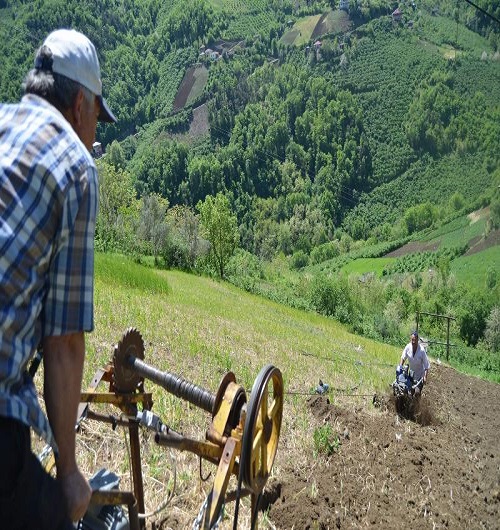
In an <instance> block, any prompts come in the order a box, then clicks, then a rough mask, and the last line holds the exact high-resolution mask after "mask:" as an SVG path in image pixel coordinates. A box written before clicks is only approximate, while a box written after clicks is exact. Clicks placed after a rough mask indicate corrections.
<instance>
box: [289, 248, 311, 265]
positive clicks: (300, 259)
mask: <svg viewBox="0 0 500 530" xmlns="http://www.w3.org/2000/svg"><path fill="white" fill-rule="evenodd" d="M308 264H309V256H308V255H307V254H306V253H305V252H304V251H303V250H298V251H297V252H295V253H294V254H293V256H292V262H291V265H292V268H293V269H296V270H298V269H303V268H304V267H306V266H307V265H308Z"/></svg>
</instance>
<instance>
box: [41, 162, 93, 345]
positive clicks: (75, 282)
mask: <svg viewBox="0 0 500 530" xmlns="http://www.w3.org/2000/svg"><path fill="white" fill-rule="evenodd" d="M97 186H98V184H97V172H96V170H95V168H93V167H87V169H86V171H85V172H84V174H83V175H81V177H80V178H79V179H76V180H75V181H74V182H73V183H72V184H71V185H70V186H69V187H68V190H67V193H66V194H65V198H64V205H63V210H62V217H61V228H60V231H59V237H58V240H57V243H56V246H55V248H54V254H53V258H52V260H51V265H50V271H49V280H48V282H49V285H48V291H47V296H46V299H45V303H44V309H43V318H42V327H43V335H44V336H52V335H64V334H67V333H75V332H79V331H92V330H93V328H94V235H95V221H96V215H97V201H98V189H97Z"/></svg>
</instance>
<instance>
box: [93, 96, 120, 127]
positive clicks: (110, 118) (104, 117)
mask: <svg viewBox="0 0 500 530" xmlns="http://www.w3.org/2000/svg"><path fill="white" fill-rule="evenodd" d="M99 100H100V103H101V112H99V118H98V120H99V121H105V122H108V123H116V122H117V119H116V117H115V115H114V114H113V113H112V112H111V109H110V108H109V107H108V104H107V103H106V100H105V99H104V98H103V97H102V96H99Z"/></svg>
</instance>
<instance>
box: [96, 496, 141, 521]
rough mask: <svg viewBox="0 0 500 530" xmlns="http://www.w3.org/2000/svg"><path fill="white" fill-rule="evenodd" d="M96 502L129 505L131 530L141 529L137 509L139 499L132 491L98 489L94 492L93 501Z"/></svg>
mask: <svg viewBox="0 0 500 530" xmlns="http://www.w3.org/2000/svg"><path fill="white" fill-rule="evenodd" d="M91 502H93V503H95V504H103V505H106V504H112V505H113V506H117V505H119V504H126V505H127V506H128V518H129V524H130V530H139V512H138V511H137V501H136V498H135V496H134V494H133V493H132V492H131V491H118V490H110V491H108V490H106V491H102V490H96V491H93V492H92V501H91Z"/></svg>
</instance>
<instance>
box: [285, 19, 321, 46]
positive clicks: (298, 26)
mask: <svg viewBox="0 0 500 530" xmlns="http://www.w3.org/2000/svg"><path fill="white" fill-rule="evenodd" d="M320 18H321V14H320V15H312V16H310V17H304V18H300V19H299V20H297V22H295V24H294V25H293V27H292V28H291V29H290V30H289V31H288V32H286V33H285V35H283V37H282V40H283V42H285V43H286V44H294V45H295V46H303V45H304V44H306V43H308V42H309V41H310V40H311V36H312V33H313V31H314V28H315V27H316V24H317V23H318V21H319V19H320ZM287 33H291V34H292V35H296V36H295V38H294V40H293V42H290V41H289V39H288V38H287V36H286V35H287Z"/></svg>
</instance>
